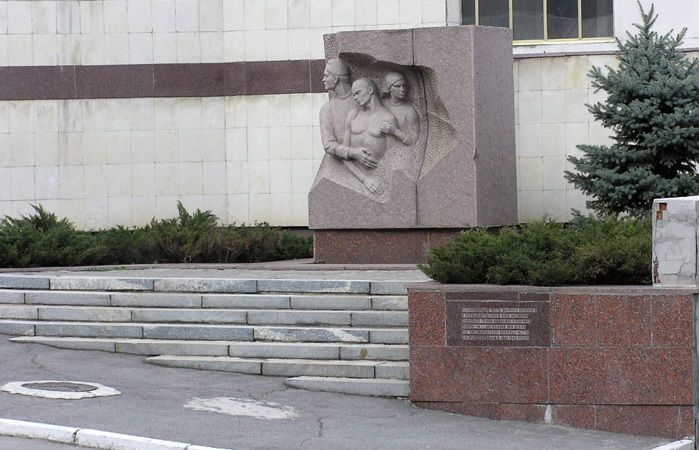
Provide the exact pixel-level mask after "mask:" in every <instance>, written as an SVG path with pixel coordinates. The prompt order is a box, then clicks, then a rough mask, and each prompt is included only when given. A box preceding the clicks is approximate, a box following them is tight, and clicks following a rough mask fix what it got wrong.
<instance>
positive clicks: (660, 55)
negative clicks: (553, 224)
mask: <svg viewBox="0 0 699 450" xmlns="http://www.w3.org/2000/svg"><path fill="white" fill-rule="evenodd" d="M639 8H640V9H641V16H642V18H643V23H641V24H636V25H635V27H636V28H637V29H638V30H637V31H636V32H635V34H630V33H627V40H626V41H625V42H623V43H622V42H621V41H620V40H618V39H617V45H618V47H619V53H618V55H617V59H618V61H619V66H618V68H616V69H613V68H610V67H609V66H606V70H602V69H601V68H599V67H594V68H593V69H592V70H590V72H589V74H588V76H589V77H590V78H591V79H592V87H593V88H594V89H595V90H596V91H599V90H603V91H605V92H606V93H607V98H606V101H605V102H598V103H596V104H593V105H587V107H588V110H589V111H590V112H591V113H592V115H593V117H594V118H595V120H598V121H600V122H601V123H602V124H603V125H604V127H605V128H608V129H609V130H610V132H611V133H612V136H611V138H612V141H613V143H612V144H611V145H609V146H607V145H579V146H578V148H579V149H580V150H582V152H583V156H581V157H579V158H577V157H572V156H571V157H569V158H568V160H569V161H570V162H571V163H573V165H574V166H575V169H576V171H577V172H570V171H566V173H565V176H566V178H567V179H568V180H569V181H571V182H572V183H573V184H574V185H575V186H576V187H577V188H579V189H581V190H582V191H583V192H584V193H586V194H588V195H591V196H592V200H590V201H588V202H587V206H588V207H589V208H591V209H592V210H594V211H595V212H597V213H598V214H600V215H618V214H624V213H626V214H629V215H632V216H644V215H647V214H648V213H649V212H650V208H651V205H652V203H653V199H654V198H659V197H680V196H686V195H696V194H699V175H697V171H696V163H697V162H698V161H699V66H697V63H696V60H689V59H688V58H685V56H684V54H683V52H682V51H681V50H680V45H681V44H682V40H683V38H684V35H685V32H686V29H684V30H682V31H681V32H680V33H679V34H677V35H675V36H672V34H673V31H670V32H669V33H667V34H664V35H660V34H658V33H657V32H656V31H654V30H653V25H654V24H655V21H656V19H657V15H656V14H655V10H654V8H653V6H651V8H650V10H649V11H648V12H646V11H644V10H643V7H641V5H640V3H639Z"/></svg>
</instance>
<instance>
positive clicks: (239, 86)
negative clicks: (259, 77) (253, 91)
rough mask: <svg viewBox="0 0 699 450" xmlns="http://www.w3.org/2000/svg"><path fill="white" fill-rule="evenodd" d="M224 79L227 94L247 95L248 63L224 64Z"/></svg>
mask: <svg viewBox="0 0 699 450" xmlns="http://www.w3.org/2000/svg"><path fill="white" fill-rule="evenodd" d="M223 79H224V91H225V95H245V93H246V92H247V63H245V62H233V63H226V64H224V65H223Z"/></svg>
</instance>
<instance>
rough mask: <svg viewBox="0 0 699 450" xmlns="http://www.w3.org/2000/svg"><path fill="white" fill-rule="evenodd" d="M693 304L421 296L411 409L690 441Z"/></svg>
mask: <svg viewBox="0 0 699 450" xmlns="http://www.w3.org/2000/svg"><path fill="white" fill-rule="evenodd" d="M694 293H695V292H694V291H692V290H654V289H652V288H635V287H634V288H580V289H572V288H553V289H543V288H541V289H539V288H532V287H510V286H508V287H501V286H472V285H451V286H450V285H439V284H424V285H420V286H417V285H416V286H414V287H413V288H411V289H409V310H410V391H411V393H410V399H411V400H412V401H413V402H415V404H416V405H417V406H420V407H423V408H429V409H438V410H443V411H449V412H452V413H458V414H466V415H473V416H480V417H487V418H491V419H502V420H522V421H528V422H549V423H555V424H561V425H567V426H573V427H578V428H590V429H597V430H605V431H612V432H619V433H632V434H644V435H654V436H666V437H673V438H681V437H684V436H691V435H693V434H694V413H693V405H694V388H693V387H694V362H693V361H694V354H695V352H694V348H695V338H694ZM501 308H505V309H501ZM492 317H497V318H496V319H492ZM503 317H504V319H503ZM513 318H514V319H513ZM522 319H523V320H522ZM507 323H526V324H524V325H506V324H507ZM494 324H495V325H494ZM497 324H499V325H497ZM483 328H487V329H488V330H487V331H480V329H483ZM510 328H518V329H519V331H512V330H509V329H510ZM479 333H485V334H486V335H485V337H482V336H484V335H482V334H479ZM497 333H501V334H499V335H498V334H497ZM512 333H520V334H519V335H517V334H512ZM510 339H512V340H510Z"/></svg>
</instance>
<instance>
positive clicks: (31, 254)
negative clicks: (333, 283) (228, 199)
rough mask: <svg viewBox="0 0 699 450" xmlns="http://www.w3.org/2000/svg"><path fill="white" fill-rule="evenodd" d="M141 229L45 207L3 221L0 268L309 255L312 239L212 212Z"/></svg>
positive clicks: (157, 222) (238, 260) (185, 214)
mask: <svg viewBox="0 0 699 450" xmlns="http://www.w3.org/2000/svg"><path fill="white" fill-rule="evenodd" d="M177 209H178V213H179V214H178V217H177V218H174V219H164V220H155V219H153V220H152V221H151V223H150V225H147V226H145V227H140V228H126V227H116V228H112V229H109V230H104V231H97V232H85V231H79V230H76V228H75V226H74V225H73V224H72V223H71V222H70V221H69V220H67V219H59V218H58V217H57V216H56V215H55V214H53V213H51V212H48V211H46V210H45V209H44V208H43V207H41V206H34V213H32V214H30V215H27V216H23V217H21V218H11V217H5V218H4V219H2V220H1V221H0V267H49V266H78V265H102V264H151V263H242V262H263V261H277V260H285V259H297V258H309V257H311V256H312V255H313V238H312V237H305V236H300V235H298V234H295V233H292V232H290V231H287V230H282V229H279V228H275V227H271V226H269V225H268V224H266V223H262V224H255V225H253V226H244V225H243V226H235V225H231V226H218V225H217V222H218V218H217V217H216V216H215V215H214V214H213V213H211V212H210V211H200V210H197V211H196V212H194V213H189V212H188V211H187V210H186V209H185V208H184V207H183V206H182V204H181V203H178V205H177Z"/></svg>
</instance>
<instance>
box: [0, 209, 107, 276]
mask: <svg viewBox="0 0 699 450" xmlns="http://www.w3.org/2000/svg"><path fill="white" fill-rule="evenodd" d="M33 208H34V211H35V212H34V214H30V215H28V216H22V217H21V218H19V219H13V218H11V217H5V218H4V219H3V220H2V222H0V266H2V267H31V266H44V267H49V266H63V265H69V266H76V265H81V264H84V263H86V262H88V261H90V260H91V259H92V258H93V257H94V252H93V250H92V249H91V248H90V238H89V236H87V235H85V234H83V233H80V232H77V231H76V230H75V227H74V226H73V224H72V223H70V222H69V221H68V220H66V219H61V220H58V217H56V215H55V214H53V213H51V212H48V211H46V210H45V209H44V208H42V207H41V206H33Z"/></svg>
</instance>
